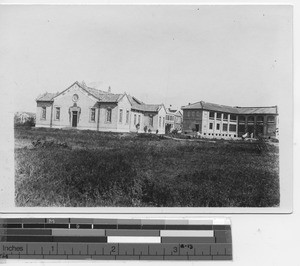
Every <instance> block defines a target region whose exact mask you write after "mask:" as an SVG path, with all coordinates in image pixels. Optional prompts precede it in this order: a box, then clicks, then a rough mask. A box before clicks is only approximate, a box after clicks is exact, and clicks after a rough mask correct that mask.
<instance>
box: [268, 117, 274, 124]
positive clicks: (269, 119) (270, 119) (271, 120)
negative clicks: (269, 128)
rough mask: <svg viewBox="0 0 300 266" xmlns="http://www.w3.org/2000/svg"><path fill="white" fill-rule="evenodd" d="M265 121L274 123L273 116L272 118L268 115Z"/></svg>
mask: <svg viewBox="0 0 300 266" xmlns="http://www.w3.org/2000/svg"><path fill="white" fill-rule="evenodd" d="M267 121H268V123H270V124H273V123H275V118H274V116H268V118H267Z"/></svg>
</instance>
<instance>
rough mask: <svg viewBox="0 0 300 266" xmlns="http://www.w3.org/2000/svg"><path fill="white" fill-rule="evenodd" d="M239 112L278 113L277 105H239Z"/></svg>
mask: <svg viewBox="0 0 300 266" xmlns="http://www.w3.org/2000/svg"><path fill="white" fill-rule="evenodd" d="M236 109H237V110H238V113H239V114H278V112H277V106H268V107H239V106H237V107H236Z"/></svg>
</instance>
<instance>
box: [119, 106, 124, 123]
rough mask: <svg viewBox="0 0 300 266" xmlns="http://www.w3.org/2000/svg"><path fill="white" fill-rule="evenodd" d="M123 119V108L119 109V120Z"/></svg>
mask: <svg viewBox="0 0 300 266" xmlns="http://www.w3.org/2000/svg"><path fill="white" fill-rule="evenodd" d="M122 121H123V109H120V110H119V122H120V123H122Z"/></svg>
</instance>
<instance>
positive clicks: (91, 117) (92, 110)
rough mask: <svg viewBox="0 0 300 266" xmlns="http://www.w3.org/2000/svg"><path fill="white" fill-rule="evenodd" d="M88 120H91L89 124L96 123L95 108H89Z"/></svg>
mask: <svg viewBox="0 0 300 266" xmlns="http://www.w3.org/2000/svg"><path fill="white" fill-rule="evenodd" d="M90 119H91V122H95V121H96V109H95V108H91V114H90Z"/></svg>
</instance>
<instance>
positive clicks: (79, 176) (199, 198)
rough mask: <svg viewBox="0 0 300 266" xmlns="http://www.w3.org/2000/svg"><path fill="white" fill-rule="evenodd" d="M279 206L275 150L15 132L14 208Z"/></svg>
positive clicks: (131, 136)
mask: <svg viewBox="0 0 300 266" xmlns="http://www.w3.org/2000/svg"><path fill="white" fill-rule="evenodd" d="M37 140H41V141H40V142H38V143H36V141H37ZM32 142H34V143H35V145H33V144H32ZM279 199H280V197H279V151H278V147H277V146H275V145H272V144H263V145H262V144H257V143H250V142H242V141H222V140H219V141H216V142H209V141H189V140H179V141H178V140H173V139H166V138H164V137H159V136H156V135H148V134H129V133H128V134H120V133H101V132H93V131H77V130H74V131H73V130H58V129H35V128H32V129H30V128H22V127H20V128H16V129H15V202H16V206H65V207H69V206H73V207H77V206H78V207H79V206H80V207H85V206H88V207H95V206H118V207H120V206H121V207H125V206H127V207H162V206H164V207H271V206H278V205H279Z"/></svg>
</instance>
